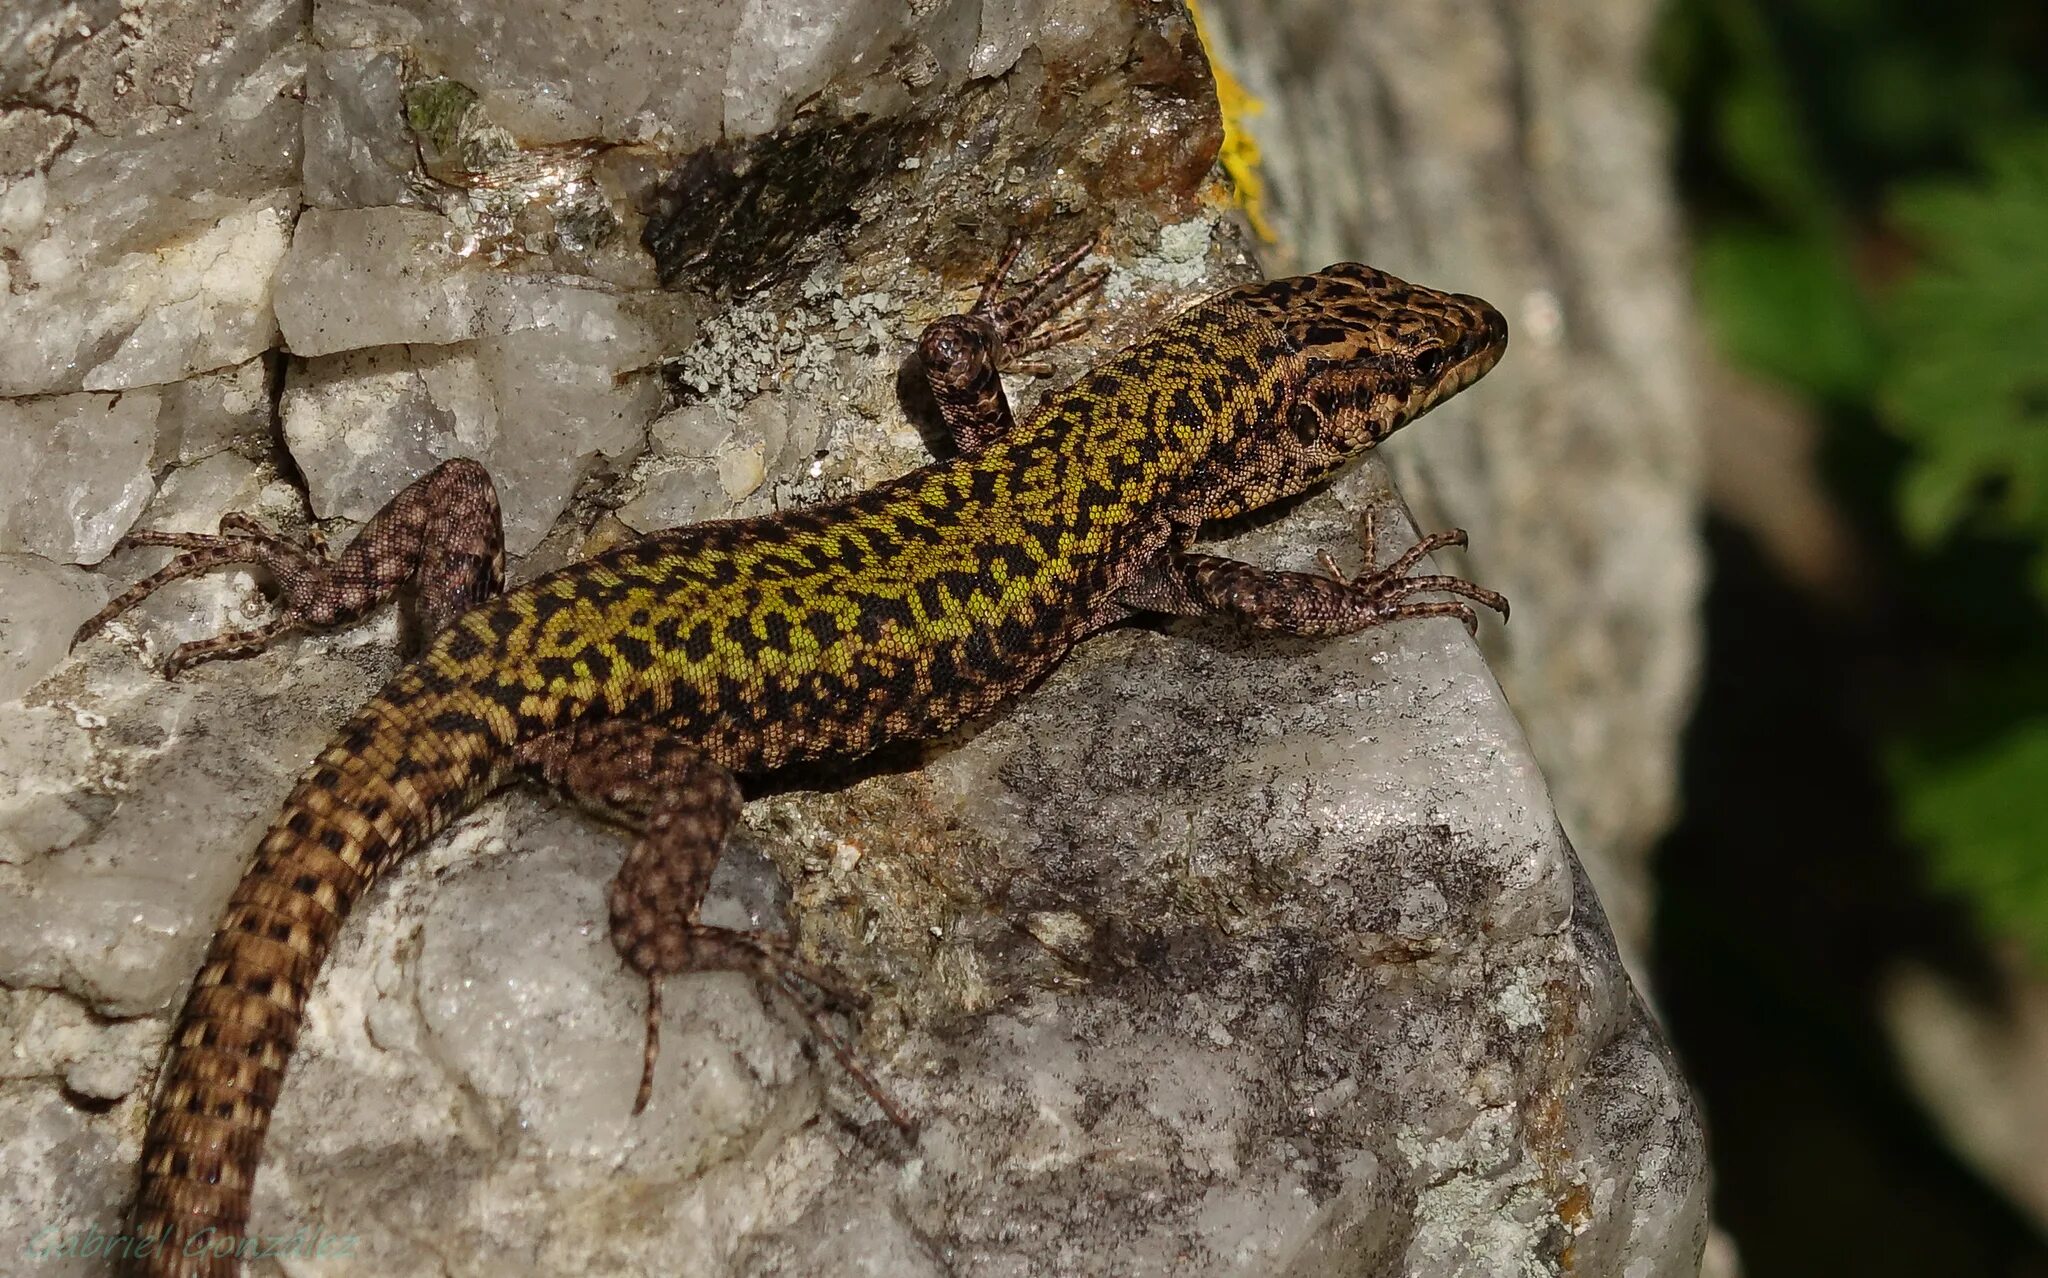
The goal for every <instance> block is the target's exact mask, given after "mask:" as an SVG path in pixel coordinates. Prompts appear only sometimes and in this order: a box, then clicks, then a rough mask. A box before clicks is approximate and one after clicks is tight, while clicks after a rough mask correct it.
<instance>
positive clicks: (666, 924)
mask: <svg viewBox="0 0 2048 1278" xmlns="http://www.w3.org/2000/svg"><path fill="white" fill-rule="evenodd" d="M518 758H519V761H520V763H521V764H522V765H523V766H525V767H527V768H529V769H531V770H532V771H533V772H535V773H536V774H537V775H538V776H539V777H540V778H541V779H542V780H543V781H546V782H547V783H548V784H550V785H552V786H554V787H556V788H557V789H559V790H561V791H563V792H564V793H566V794H567V795H568V796H569V797H570V798H572V799H574V800H576V801H577V802H578V803H580V804H581V805H583V806H585V807H587V808H590V809H592V810H594V811H596V812H597V813H598V814H600V815H602V816H604V817H606V818H608V819H610V820H613V821H616V822H617V823H619V824H621V825H624V826H626V827H627V828H629V829H631V830H633V831H635V832H636V834H637V836H638V837H636V838H635V840H634V842H633V847H632V849H631V850H630V851H629V852H628V853H627V854H626V859H625V861H624V863H622V864H621V865H620V867H619V872H618V874H617V875H616V876H615V877H614V878H613V879H612V885H611V893H610V912H611V933H612V944H613V946H614V947H616V948H617V950H618V951H619V956H620V957H621V958H622V959H624V960H625V963H626V965H627V966H628V967H630V968H632V969H633V970H634V971H635V972H637V973H638V974H640V975H641V976H643V977H645V978H646V980H647V1037H646V1051H645V1054H644V1056H643V1060H642V1064H641V1073H640V1086H639V1089H638V1091H637V1092H636V1093H635V1095H634V1100H633V1112H634V1113H635V1114H638V1113H640V1112H641V1111H642V1110H644V1109H646V1108H647V1102H648V1100H649V1099H650V1098H651V1097H652V1095H653V1090H654V1067H655V1063H656V1061H657V1059H658V1056H659V1053H660V1048H661V1038H660V1033H661V984H662V981H663V979H664V978H666V977H670V976H674V975H677V974H679V973H683V972H713V971H734V972H745V973H748V974H750V975H752V976H754V977H755V978H756V979H758V980H759V981H760V982H761V984H762V985H763V986H764V987H765V988H766V989H768V990H769V991H770V992H772V993H773V994H775V995H776V996H777V997H779V998H781V999H782V1000H784V1001H785V1002H786V1003H788V1005H789V1006H790V1007H791V1008H792V1009H793V1010H794V1011H795V1012H796V1013H797V1014H798V1015H799V1016H801V1017H802V1018H803V1020H804V1022H805V1024H806V1025H807V1026H808V1027H809V1029H810V1032H811V1034H812V1035H813V1036H814V1037H815V1038H816V1039H817V1040H818V1041H819V1042H821V1043H823V1044H824V1045H825V1046H826V1048H827V1049H828V1050H830V1051H831V1053H832V1055H833V1057H834V1058H835V1059H837V1060H838V1062H839V1064H840V1066H841V1068H843V1069H845V1070H846V1072H847V1074H848V1075H849V1076H851V1077H852V1078H853V1080H854V1081H855V1082H857V1083H859V1084H860V1086H861V1089H862V1090H863V1091H865V1092H866V1093H867V1094H868V1096H869V1097H870V1098H871V1099H873V1100H874V1102H875V1104H876V1105H877V1106H878V1107H879V1108H880V1109H881V1110H882V1112H883V1113H885V1114H887V1115H888V1116H889V1119H890V1121H891V1122H894V1123H895V1124H896V1125H897V1126H898V1127H899V1128H902V1129H903V1130H905V1131H906V1132H908V1131H912V1130H914V1128H915V1124H914V1123H913V1122H912V1120H911V1119H910V1117H909V1116H908V1115H907V1114H906V1112H905V1111H904V1110H903V1109H902V1107H901V1106H899V1105H898V1104H897V1103H896V1102H895V1101H894V1100H893V1099H892V1098H891V1097H890V1096H889V1094H888V1092H887V1091H885V1090H884V1089H883V1088H882V1086H881V1084H880V1083H879V1082H878V1081H877V1080H876V1079H875V1077H874V1075H873V1073H872V1072H870V1071H869V1069H868V1068H867V1066H866V1065H865V1064H863V1063H862V1061H861V1059H860V1057H859V1055H858V1054H857V1053H856V1052H855V1050H854V1048H853V1046H852V1044H850V1043H849V1042H847V1040H846V1039H845V1037H844V1036H842V1035H841V1034H840V1033H839V1032H838V1031H837V1030H836V1029H834V1028H833V1027H832V1024H831V1022H830V1020H828V1019H827V1015H826V1013H827V1012H828V1011H831V1010H849V1009H851V1008H853V1007H855V1006H858V1005H859V1004H860V1003H861V1001H862V1000H861V999H860V998H859V997H858V996H856V995H853V994H851V993H848V992H847V991H845V990H843V989H842V988H841V987H840V986H839V985H838V984H837V983H836V982H834V981H833V980H832V978H831V977H830V976H828V975H827V974H826V973H824V972H822V971H820V970H819V969H818V968H817V967H815V966H814V965H812V964H811V963H809V962H807V961H805V960H804V959H803V958H802V956H800V955H799V954H798V953H797V952H796V949H795V948H794V947H793V946H792V945H791V944H790V943H789V942H788V941H787V940H785V939H783V938H782V937H779V936H776V935H774V934H772V933H764V932H742V931H737V930H734V929H732V928H723V927H712V926H710V925H708V924H705V923H702V922H699V921H698V917H697V916H698V910H699V908H700V907H701V906H702V904H703V902H704V896H705V893H706V892H707V891H708V890H709V889H710V886H711V872H712V870H713V869H714V868H715V867H716V866H717V864H718V857H719V853H720V852H721V851H723V849H724V847H725V840H726V836H727V835H728V834H729V833H730V832H731V830H732V827H733V824H734V822H736V821H738V820H739V815H740V806H741V797H740V789H739V783H738V782H737V781H736V780H734V778H733V775H732V773H730V772H728V771H726V770H725V769H724V768H722V767H720V766H719V765H718V764H716V763H714V762H712V761H711V760H710V759H708V758H706V757H705V756H704V755H703V754H701V753H699V752H698V751H697V750H696V749H695V748H694V747H693V746H691V745H690V744H689V743H688V742H687V741H686V740H684V739H683V738H682V737H680V736H678V735H676V734H675V733H673V732H670V731H668V730H666V729H664V728H660V727H656V726H653V725H650V724H644V723H636V722H632V721H630V720H619V719H613V720H606V721H604V722H602V723H594V724H587V725H577V726H573V727H568V728H563V729H560V730H558V731H556V732H551V733H548V734H546V735H544V736H540V737H536V738H534V739H532V740H531V741H528V742H526V743H524V744H522V745H521V746H520V747H519V748H518Z"/></svg>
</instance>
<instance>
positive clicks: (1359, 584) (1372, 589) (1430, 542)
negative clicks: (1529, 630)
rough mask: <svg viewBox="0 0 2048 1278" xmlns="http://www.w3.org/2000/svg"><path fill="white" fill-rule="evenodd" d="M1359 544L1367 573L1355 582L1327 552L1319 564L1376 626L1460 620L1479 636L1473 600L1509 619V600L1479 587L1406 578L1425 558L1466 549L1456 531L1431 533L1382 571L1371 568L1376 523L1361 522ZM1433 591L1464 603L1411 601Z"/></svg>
mask: <svg viewBox="0 0 2048 1278" xmlns="http://www.w3.org/2000/svg"><path fill="white" fill-rule="evenodd" d="M1360 541H1361V542H1362V543H1363V545H1364V547H1365V571H1363V572H1361V573H1359V574H1358V575H1357V576H1355V577H1352V576H1347V575H1345V573H1344V572H1343V570H1342V569H1340V568H1338V567H1337V563H1336V561H1335V560H1334V559H1332V558H1330V553H1329V552H1328V551H1321V552H1318V553H1317V555H1316V562H1317V563H1319V564H1321V565H1322V566H1323V571H1324V572H1325V573H1327V574H1328V575H1329V577H1330V578H1331V580H1333V581H1335V582H1336V583H1337V584H1338V585H1340V586H1342V587H1344V589H1345V591H1346V592H1347V593H1348V594H1350V595H1351V596H1352V597H1353V598H1354V599H1355V600H1356V603H1357V605H1358V607H1359V611H1360V613H1361V614H1364V615H1369V616H1371V618H1372V621H1373V624H1380V623H1383V622H1389V621H1400V620H1403V619H1406V618H1410V617H1456V618H1458V619H1459V620H1460V621H1462V622H1464V623H1465V629H1467V630H1469V631H1471V632H1472V633H1473V634H1474V635H1477V634H1478V633H1479V616H1478V614H1477V613H1475V612H1473V611H1472V607H1471V605H1470V604H1467V603H1465V602H1463V599H1470V600H1471V601H1472V602H1473V603H1476V604H1479V605H1480V606H1481V607H1485V608H1491V609H1493V610H1494V611H1495V612H1497V613H1499V614H1500V619H1501V621H1503V622H1505V621H1507V619H1508V601H1507V598H1506V596H1504V595H1501V594H1499V593H1498V592H1496V591H1492V590H1488V589H1486V588H1485V587H1484V586H1476V585H1474V584H1472V583H1471V582H1469V581H1467V580H1465V579H1464V578H1463V577H1452V576H1449V575H1447V574H1442V573H1426V574H1424V575H1422V576H1419V577H1411V576H1409V575H1408V574H1409V573H1410V571H1411V570H1413V569H1414V567H1415V565H1416V564H1418V563H1420V562H1422V558H1423V556H1425V555H1429V554H1433V553H1435V552H1436V551H1439V550H1442V549H1443V548H1444V547H1446V546H1462V545H1465V544H1466V537H1465V530H1464V529H1462V528H1452V529H1449V530H1447V531H1444V532H1439V533H1431V534H1430V535H1429V536H1427V537H1424V538H1423V539H1422V540H1420V541H1418V542H1416V543H1415V544H1414V545H1412V546H1410V547H1408V549H1406V550H1404V551H1402V552H1401V553H1400V554H1399V555H1397V556H1395V557H1394V560H1393V562H1391V563H1389V564H1387V566H1386V567H1384V568H1375V567H1373V561H1374V560H1375V559H1376V558H1378V555H1377V553H1376V552H1377V550H1378V546H1377V544H1376V538H1375V536H1374V534H1373V524H1372V517H1371V516H1369V515H1368V516H1367V517H1366V518H1365V520H1364V521H1363V527H1362V531H1361V534H1360ZM1431 591H1434V592H1436V593H1439V594H1446V595H1459V596H1462V597H1463V599H1424V600H1410V599H1409V598H1408V596H1410V595H1415V594H1422V593H1425V592H1431Z"/></svg>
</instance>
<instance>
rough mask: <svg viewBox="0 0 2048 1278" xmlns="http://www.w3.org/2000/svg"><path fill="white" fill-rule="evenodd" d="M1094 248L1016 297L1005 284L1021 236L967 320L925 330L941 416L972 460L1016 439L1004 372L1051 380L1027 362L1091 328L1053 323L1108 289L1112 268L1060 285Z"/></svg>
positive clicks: (1047, 270)
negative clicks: (1008, 439)
mask: <svg viewBox="0 0 2048 1278" xmlns="http://www.w3.org/2000/svg"><path fill="white" fill-rule="evenodd" d="M1094 248H1095V245H1094V244H1093V243H1092V242H1091V243H1087V244H1083V245H1081V246H1079V247H1078V248H1075V249H1074V250H1072V251H1071V252H1069V253H1068V254H1067V255H1066V256H1065V257H1062V258H1059V259H1058V260H1056V261H1053V262H1050V263H1048V264H1047V265H1046V266H1045V267H1044V269H1042V270H1040V271H1039V273H1038V274H1037V275H1034V276H1033V277H1031V279H1029V280H1027V281H1025V282H1024V284H1023V285H1022V286H1020V287H1019V288H1018V289H1017V290H1016V291H1015V292H1012V293H1008V294H1005V293H1004V292H1003V284H1004V282H1005V280H1006V279H1007V278H1008V277H1009V274H1010V268H1011V267H1012V266H1014V265H1015V264H1016V261H1017V255H1018V254H1019V253H1021V252H1022V251H1023V249H1024V240H1023V237H1022V236H1020V235H1013V236H1011V237H1010V242H1009V244H1008V245H1007V246H1005V248H1004V249H1003V255H1002V257H1001V258H999V259H998V260H997V262H996V265H995V269H994V270H993V271H992V272H990V274H989V277H988V280H987V281H986V282H985V283H983V285H982V288H981V296H980V298H979V299H977V300H976V301H975V303H974V305H973V307H972V308H970V309H969V310H968V311H967V313H966V314H964V315H948V316H947V317H946V318H944V319H941V320H934V321H933V322H932V323H930V324H928V325H926V326H925V330H924V333H923V335H922V336H920V337H919V338H918V341H917V354H918V360H919V362H920V363H921V364H922V365H923V366H924V375H925V383H926V384H927V385H928V386H930V387H931V393H932V399H933V401H934V402H935V403H937V404H938V406H939V416H940V417H942V418H944V419H945V423H946V429H947V430H949V431H951V432H952V434H953V446H954V447H955V448H957V449H958V450H959V451H960V454H961V455H962V456H968V457H971V456H973V455H974V454H975V453H978V452H980V451H981V450H982V449H983V448H985V447H987V446H988V445H989V444H990V443H991V442H992V441H994V440H998V439H1001V438H1002V437H1003V436H1005V435H1007V434H1009V433H1010V431H1011V430H1012V429H1013V428H1014V427H1015V425H1016V419H1015V417H1014V416H1013V415H1012V414H1011V412H1010V401H1009V397H1008V396H1006V395H1004V394H1003V379H1002V374H1003V373H1004V372H1020V373H1021V372H1029V373H1036V374H1041V375H1043V374H1045V373H1048V372H1051V371H1052V370H1051V369H1050V368H1049V367H1048V366H1046V365H1045V364H1043V363H1040V362H1038V361H1036V360H1027V359H1025V358H1024V357H1025V356H1027V355H1034V354H1036V353H1038V352H1039V351H1043V350H1046V349H1048V348H1050V347H1053V346H1057V345H1058V344H1060V343H1061V342H1064V341H1067V340H1068V339H1070V338H1072V337H1075V336H1078V335H1079V334H1080V333H1082V332H1083V331H1085V330H1086V329H1087V327H1088V321H1087V320H1085V319H1073V320H1068V321H1066V322H1065V323H1061V324H1053V323H1051V321H1052V320H1053V318H1054V317H1055V316H1057V315H1058V314H1059V313H1060V312H1061V311H1063V310H1065V309H1066V308H1067V307H1069V306H1072V305H1073V304H1074V303H1075V302H1077V301H1079V300H1080V299H1082V298H1083V297H1086V296H1087V295H1088V294H1090V293H1092V292H1094V291H1095V290H1096V289H1098V288H1100V287H1102V281H1103V279H1104V278H1105V277H1106V276H1107V275H1108V274H1109V272H1108V271H1107V270H1106V269H1103V268H1097V269H1095V270H1090V271H1084V272H1082V273H1081V275H1080V276H1079V277H1077V278H1076V279H1075V280H1074V281H1073V282H1072V283H1070V284H1068V285H1067V286H1066V287H1065V288H1062V289H1060V290H1058V291H1057V292H1054V291H1053V286H1054V285H1055V284H1057V283H1059V281H1060V280H1061V279H1062V278H1064V277H1065V276H1066V275H1067V274H1068V273H1069V272H1071V271H1072V270H1073V269H1074V268H1075V267H1076V266H1079V265H1080V264H1081V260H1082V259H1083V258H1085V257H1087V256H1088V254H1089V253H1090V252H1092V251H1094Z"/></svg>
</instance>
